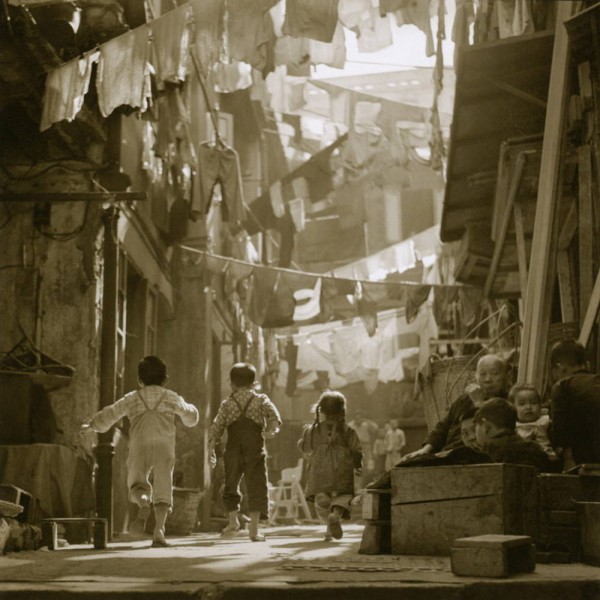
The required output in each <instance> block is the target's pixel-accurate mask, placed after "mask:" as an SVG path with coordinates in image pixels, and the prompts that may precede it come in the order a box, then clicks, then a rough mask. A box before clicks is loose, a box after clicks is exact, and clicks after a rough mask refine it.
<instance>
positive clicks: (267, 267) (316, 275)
mask: <svg viewBox="0 0 600 600" xmlns="http://www.w3.org/2000/svg"><path fill="white" fill-rule="evenodd" d="M180 248H181V249H182V250H187V251H188V252H192V253H193V254H198V255H200V256H204V257H207V258H212V259H216V260H220V261H223V262H224V263H233V264H238V265H242V266H246V267H251V268H255V269H260V270H265V271H274V272H278V273H290V274H292V275H306V276H307V277H314V278H316V279H327V280H331V281H337V282H340V283H342V282H350V283H355V284H364V285H367V284H368V285H369V286H371V285H381V286H386V285H387V286H399V285H405V286H409V287H413V288H415V289H416V288H423V287H429V288H434V289H435V288H440V289H444V288H463V289H471V288H472V287H473V286H470V285H463V284H456V283H453V284H447V283H415V282H414V281H371V280H369V279H355V278H347V277H336V276H335V275H334V274H332V273H312V272H310V271H301V270H295V269H286V268H284V267H272V266H270V265H263V264H258V263H251V262H247V261H244V260H240V259H238V258H231V257H229V256H221V255H219V254H212V253H211V252H206V251H204V250H198V249H197V248H192V247H190V246H185V245H183V244H180Z"/></svg>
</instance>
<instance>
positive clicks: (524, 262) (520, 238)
mask: <svg viewBox="0 0 600 600" xmlns="http://www.w3.org/2000/svg"><path fill="white" fill-rule="evenodd" d="M514 218H515V237H516V239H517V260H518V261H519V283H520V285H521V299H522V301H523V302H524V301H525V297H526V296H527V277H528V263H529V261H528V258H527V246H526V244H525V227H524V226H523V211H522V207H521V203H520V202H515V206H514Z"/></svg>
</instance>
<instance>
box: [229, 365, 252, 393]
mask: <svg viewBox="0 0 600 600" xmlns="http://www.w3.org/2000/svg"><path fill="white" fill-rule="evenodd" d="M229 380H230V381H231V383H232V385H234V386H235V387H240V388H243V387H250V386H251V385H252V384H253V383H254V382H255V381H256V369H255V368H254V366H253V365H251V364H250V363H242V362H240V363H235V365H233V367H231V371H229Z"/></svg>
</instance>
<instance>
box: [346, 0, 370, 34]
mask: <svg viewBox="0 0 600 600" xmlns="http://www.w3.org/2000/svg"><path fill="white" fill-rule="evenodd" d="M373 5H374V3H373V1H372V0H340V2H339V4H338V18H339V20H340V23H341V24H342V25H343V26H344V27H347V28H348V29H352V30H355V29H356V28H357V27H358V24H359V23H360V22H361V21H362V20H364V19H365V18H368V16H369V14H370V12H371V10H372V9H373Z"/></svg>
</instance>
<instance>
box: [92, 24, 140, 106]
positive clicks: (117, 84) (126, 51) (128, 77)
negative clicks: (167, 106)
mask: <svg viewBox="0 0 600 600" xmlns="http://www.w3.org/2000/svg"><path fill="white" fill-rule="evenodd" d="M148 54H149V45H148V30H147V29H146V28H145V27H141V28H138V29H134V30H132V31H129V32H127V33H124V34H123V35H120V36H118V37H116V38H113V39H112V40H110V41H108V42H106V43H105V44H102V46H101V47H100V60H99V63H98V74H97V76H96V87H97V89H98V106H99V107H100V112H101V113H102V116H103V117H108V115H110V114H111V113H112V112H113V110H115V108H117V107H118V106H122V105H123V104H126V105H128V106H131V107H132V108H139V109H141V110H142V111H145V110H146V109H147V108H148V105H149V104H150V102H151V98H152V95H151V88H150V71H149V68H148Z"/></svg>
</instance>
